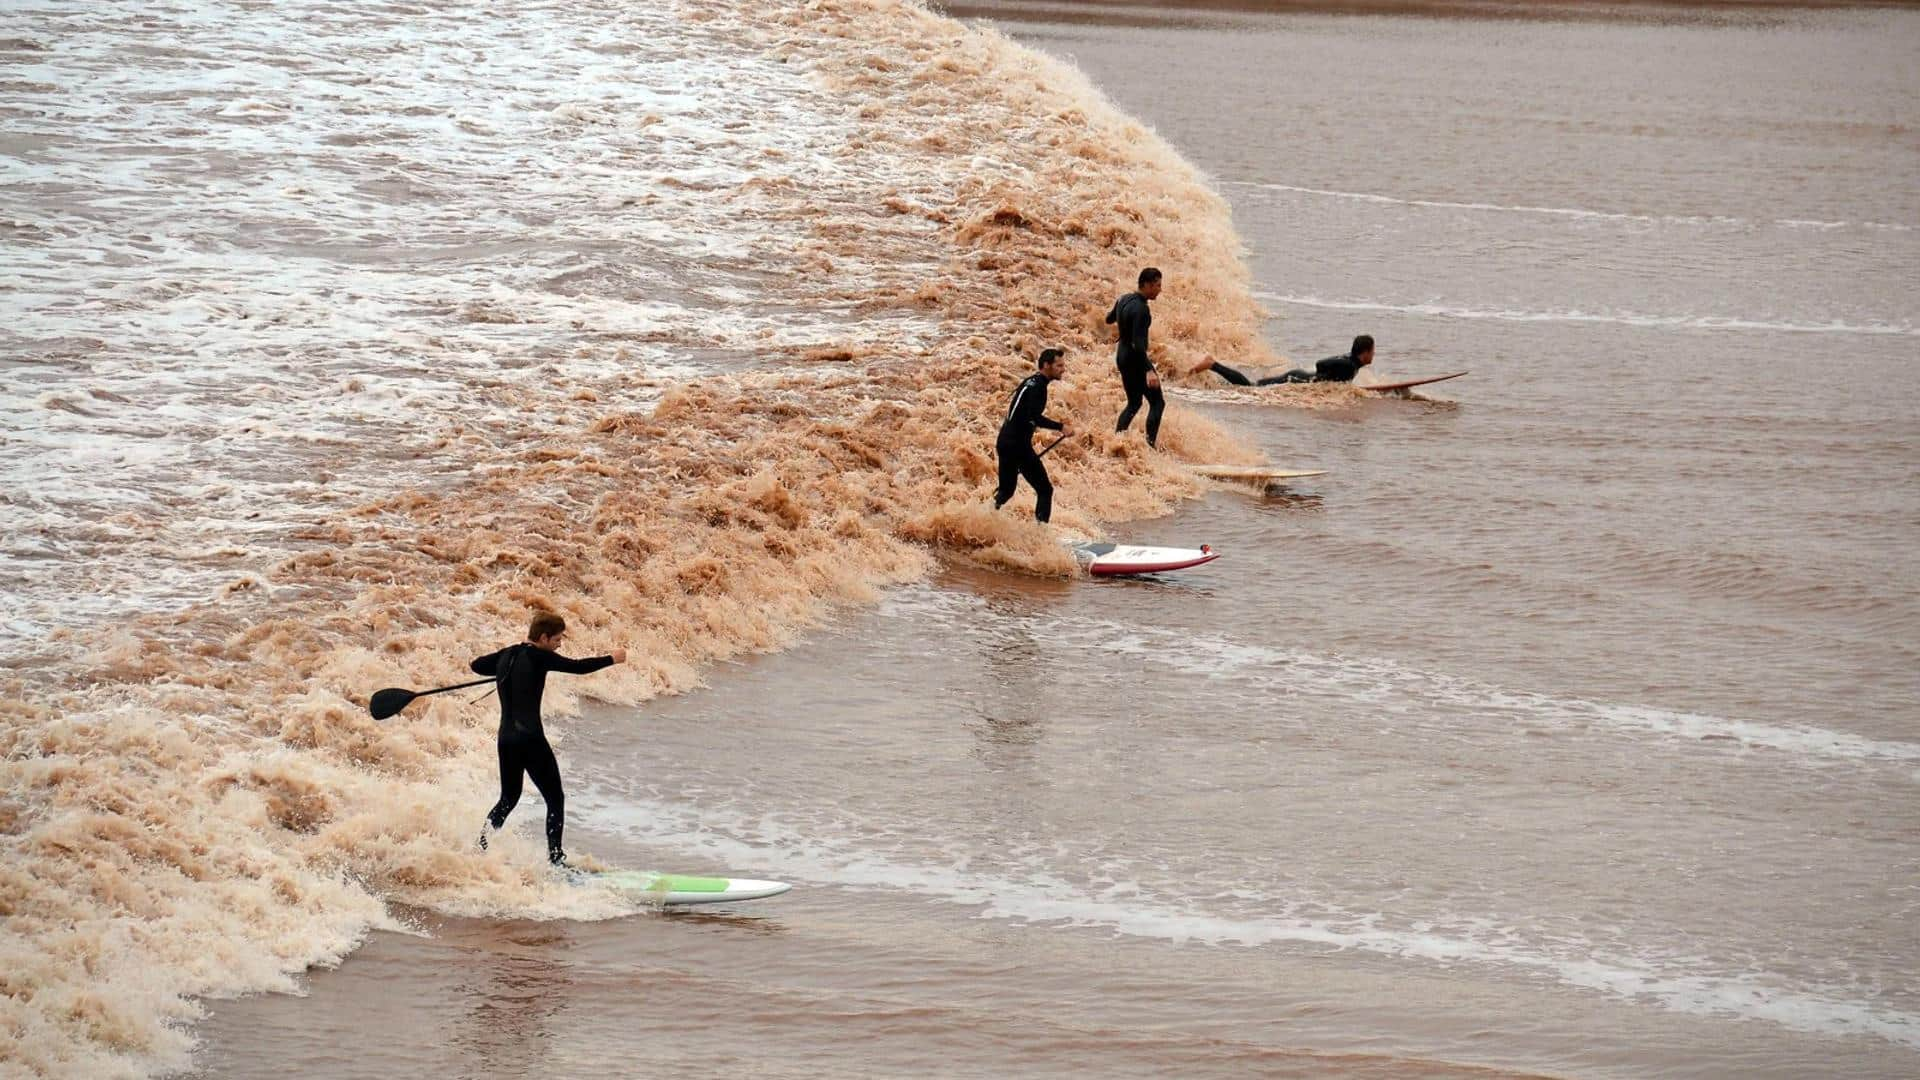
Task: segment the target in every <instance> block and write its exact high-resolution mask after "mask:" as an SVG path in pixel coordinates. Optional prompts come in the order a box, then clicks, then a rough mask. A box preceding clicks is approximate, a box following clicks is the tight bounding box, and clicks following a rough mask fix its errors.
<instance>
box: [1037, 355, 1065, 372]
mask: <svg viewBox="0 0 1920 1080" xmlns="http://www.w3.org/2000/svg"><path fill="white" fill-rule="evenodd" d="M1038 366H1039V368H1040V374H1042V375H1045V376H1046V377H1047V378H1048V379H1057V378H1059V377H1060V376H1062V375H1065V374H1066V373H1067V350H1065V349H1043V350H1041V353H1040V363H1039V365H1038Z"/></svg>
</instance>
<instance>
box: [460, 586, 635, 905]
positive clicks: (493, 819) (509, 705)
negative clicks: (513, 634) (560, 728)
mask: <svg viewBox="0 0 1920 1080" xmlns="http://www.w3.org/2000/svg"><path fill="white" fill-rule="evenodd" d="M566 632H567V621H566V620H565V619H562V618H561V617H560V616H558V615H555V614H553V613H551V612H545V611H543V612H541V613H539V614H537V615H535V616H534V617H533V623H532V625H530V626H529V627H527V640H525V641H523V642H521V643H520V644H518V645H509V646H507V647H506V648H504V649H501V650H500V651H499V652H493V653H488V654H487V655H485V656H482V657H480V658H479V659H478V660H475V661H474V662H473V663H472V664H471V665H469V666H470V667H472V668H473V671H474V673H475V674H476V675H491V676H493V680H494V686H495V688H496V689H498V690H499V692H500V738H499V741H498V748H499V751H500V801H499V802H497V803H495V804H494V807H493V810H492V811H491V812H489V813H488V814H487V824H486V826H485V827H482V828H481V830H480V850H482V851H485V850H486V849H487V833H488V831H489V830H490V829H499V828H500V827H501V826H502V825H505V824H506V823H507V815H508V814H511V813H513V807H514V804H515V803H517V802H519V801H520V775H521V774H522V773H525V774H526V775H528V776H531V777H533V786H534V787H536V788H538V789H539V790H540V797H541V798H542V799H545V800H546V803H547V861H548V862H551V863H552V864H553V865H555V866H561V867H564V866H566V865H567V853H566V852H565V851H564V850H562V849H561V847H560V831H561V829H562V828H563V827H564V826H565V824H566V796H565V795H563V794H562V793H561V790H560V765H559V763H558V762H556V761H554V758H553V747H551V746H548V745H547V734H546V732H545V731H544V730H543V729H542V728H541V727H540V695H541V694H542V693H543V692H545V690H546V688H547V672H549V671H563V672H565V673H567V674H568V675H589V674H592V673H593V672H596V671H599V670H600V669H601V668H604V667H610V666H612V665H614V664H624V663H626V662H627V650H625V649H615V650H613V652H612V653H611V654H609V655H607V656H591V657H587V658H585V659H581V660H573V659H569V658H567V657H565V656H561V655H560V654H559V653H557V652H555V651H554V650H555V649H558V648H559V647H560V639H561V638H562V637H564V636H565V635H566Z"/></svg>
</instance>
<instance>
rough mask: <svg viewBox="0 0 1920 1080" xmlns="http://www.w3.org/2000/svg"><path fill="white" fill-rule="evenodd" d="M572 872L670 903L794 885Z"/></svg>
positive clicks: (758, 896)
mask: <svg viewBox="0 0 1920 1080" xmlns="http://www.w3.org/2000/svg"><path fill="white" fill-rule="evenodd" d="M571 876H572V878H573V881H574V883H575V884H578V885H592V886H599V887H601V888H605V889H612V890H613V891H615V892H618V893H621V894H622V895H625V896H628V897H631V898H633V899H635V900H644V901H648V902H650V903H655V904H665V905H667V906H669V907H684V906H688V905H692V904H725V903H729V902H733V901H739V900H764V899H766V898H767V897H769V896H779V895H780V894H781V893H783V892H786V891H787V890H788V889H791V888H793V886H791V885H789V884H787V883H786V882H784V881H755V880H753V879H751V878H723V877H691V876H689V875H686V874H656V873H653V872H652V871H649V870H597V871H596V870H576V871H574V873H573V874H572V875H571Z"/></svg>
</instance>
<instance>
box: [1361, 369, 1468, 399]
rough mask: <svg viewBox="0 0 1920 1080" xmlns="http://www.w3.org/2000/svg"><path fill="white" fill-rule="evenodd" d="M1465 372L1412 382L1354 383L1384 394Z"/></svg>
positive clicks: (1454, 376)
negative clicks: (1369, 384)
mask: <svg viewBox="0 0 1920 1080" xmlns="http://www.w3.org/2000/svg"><path fill="white" fill-rule="evenodd" d="M1465 374H1467V372H1464V371H1456V372H1454V373H1453V374H1451V375H1435V376H1434V377H1433V378H1431V379H1414V380H1412V381H1410V382H1396V383H1384V384H1382V385H1379V386H1366V385H1362V384H1360V383H1354V384H1353V385H1355V386H1358V387H1360V389H1362V390H1371V391H1373V392H1374V393H1376V394H1384V393H1387V392H1389V391H1393V390H1407V389H1410V388H1412V387H1415V386H1425V385H1427V384H1428V383H1432V382H1446V381H1447V380H1448V379H1457V378H1459V377H1460V376H1462V375H1465Z"/></svg>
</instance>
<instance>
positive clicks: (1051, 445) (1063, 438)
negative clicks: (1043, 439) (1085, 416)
mask: <svg viewBox="0 0 1920 1080" xmlns="http://www.w3.org/2000/svg"><path fill="white" fill-rule="evenodd" d="M1066 441H1067V437H1066V436H1065V435H1062V436H1060V437H1059V438H1057V439H1055V440H1053V441H1052V442H1050V443H1048V444H1047V449H1046V450H1042V451H1040V452H1039V453H1038V454H1036V455H1034V456H1035V457H1046V456H1047V451H1048V450H1052V449H1053V448H1054V447H1056V446H1059V445H1060V444H1061V443H1063V442H1066Z"/></svg>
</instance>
